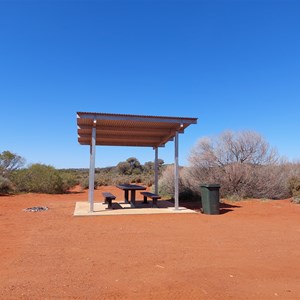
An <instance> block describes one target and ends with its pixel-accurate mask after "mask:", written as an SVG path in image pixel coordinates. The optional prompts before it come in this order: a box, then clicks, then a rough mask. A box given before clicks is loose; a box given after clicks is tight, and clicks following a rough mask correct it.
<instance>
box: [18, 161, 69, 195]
mask: <svg viewBox="0 0 300 300" xmlns="http://www.w3.org/2000/svg"><path fill="white" fill-rule="evenodd" d="M12 178H13V183H14V185H15V188H16V191H18V192H33V193H46V194H60V193H65V192H66V191H67V190H68V189H69V188H70V185H72V184H73V183H74V181H72V180H71V178H70V177H67V176H66V175H63V176H61V175H60V173H59V171H58V170H56V169H55V168H53V167H51V166H47V165H43V164H33V165H31V166H30V167H29V168H28V169H23V170H19V171H16V172H15V174H14V176H12Z"/></svg>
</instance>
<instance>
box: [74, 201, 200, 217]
mask: <svg viewBox="0 0 300 300" xmlns="http://www.w3.org/2000/svg"><path fill="white" fill-rule="evenodd" d="M150 203H151V202H150ZM150 203H148V204H144V203H143V202H142V201H141V202H140V201H137V202H136V207H135V208H131V207H130V204H126V203H124V202H113V205H112V206H113V209H107V204H104V203H96V202H95V203H94V211H93V212H92V213H90V212H89V208H90V204H89V203H88V202H87V201H84V202H76V205H75V210H74V216H76V217H83V216H116V215H147V214H182V213H185V214H186V213H188V214H196V213H197V212H196V211H194V210H191V209H187V208H185V207H179V209H178V210H175V209H174V204H173V203H171V202H169V201H165V200H161V201H158V208H152V207H151V204H150Z"/></svg>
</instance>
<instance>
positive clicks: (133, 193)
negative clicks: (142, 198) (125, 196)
mask: <svg viewBox="0 0 300 300" xmlns="http://www.w3.org/2000/svg"><path fill="white" fill-rule="evenodd" d="M130 206H131V207H135V190H131V199H130Z"/></svg>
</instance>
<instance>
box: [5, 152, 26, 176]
mask: <svg viewBox="0 0 300 300" xmlns="http://www.w3.org/2000/svg"><path fill="white" fill-rule="evenodd" d="M24 164H25V159H24V158H23V157H21V156H19V155H17V154H15V153H12V152H10V151H3V152H2V153H0V175H2V176H3V177H8V175H9V174H10V173H11V172H12V171H14V170H16V169H19V168H21V167H22V166H23V165H24Z"/></svg>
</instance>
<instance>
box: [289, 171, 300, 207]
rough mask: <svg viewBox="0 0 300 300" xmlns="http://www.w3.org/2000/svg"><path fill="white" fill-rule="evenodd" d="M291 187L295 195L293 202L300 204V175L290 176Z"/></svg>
mask: <svg viewBox="0 0 300 300" xmlns="http://www.w3.org/2000/svg"><path fill="white" fill-rule="evenodd" d="M289 188H290V191H291V193H292V196H293V198H292V202H294V203H297V204H300V177H292V178H290V180H289Z"/></svg>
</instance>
